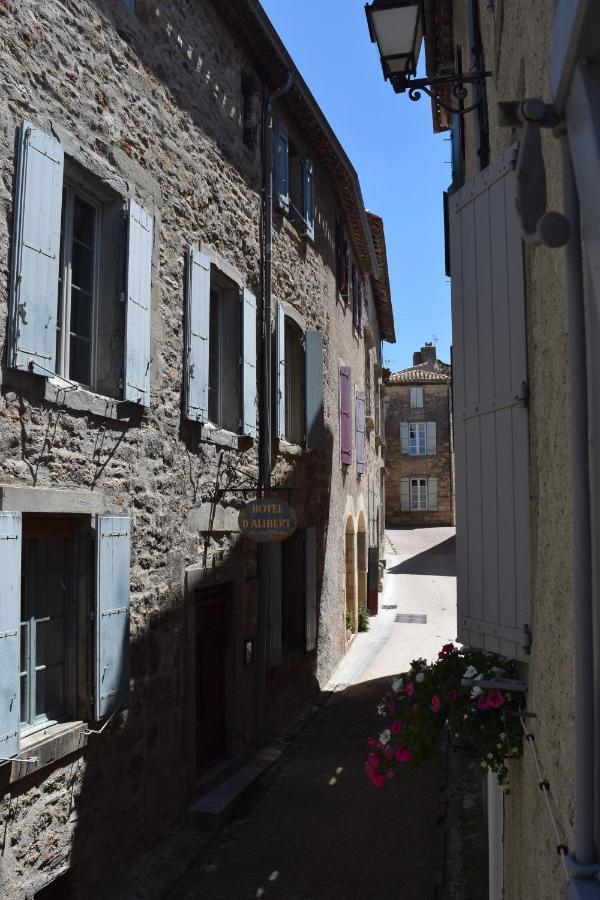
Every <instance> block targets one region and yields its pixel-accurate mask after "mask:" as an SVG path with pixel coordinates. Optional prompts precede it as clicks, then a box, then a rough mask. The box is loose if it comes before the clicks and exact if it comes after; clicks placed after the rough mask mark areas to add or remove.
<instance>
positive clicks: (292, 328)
mask: <svg viewBox="0 0 600 900" xmlns="http://www.w3.org/2000/svg"><path fill="white" fill-rule="evenodd" d="M304 392H305V360H304V341H303V336H302V331H301V330H300V328H299V327H298V325H297V324H296V323H295V322H293V321H292V320H291V319H289V318H287V317H286V320H285V396H286V404H285V436H286V438H287V440H288V441H290V442H291V443H293V444H302V443H304V434H305V425H304V406H305V403H304Z"/></svg>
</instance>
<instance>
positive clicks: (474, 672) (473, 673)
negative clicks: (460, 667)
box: [463, 666, 477, 678]
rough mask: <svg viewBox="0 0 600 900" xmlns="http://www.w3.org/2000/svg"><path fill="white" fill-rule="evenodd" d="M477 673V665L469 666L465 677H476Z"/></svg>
mask: <svg viewBox="0 0 600 900" xmlns="http://www.w3.org/2000/svg"><path fill="white" fill-rule="evenodd" d="M476 675H477V669H476V668H475V666H469V668H468V669H467V670H466V671H465V674H464V675H463V678H475V676H476Z"/></svg>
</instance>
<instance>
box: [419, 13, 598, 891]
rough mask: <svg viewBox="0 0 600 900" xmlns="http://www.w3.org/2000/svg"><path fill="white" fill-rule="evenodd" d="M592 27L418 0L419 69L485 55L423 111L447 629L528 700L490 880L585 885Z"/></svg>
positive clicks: (531, 886) (594, 584)
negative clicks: (452, 490)
mask: <svg viewBox="0 0 600 900" xmlns="http://www.w3.org/2000/svg"><path fill="white" fill-rule="evenodd" d="M599 35H600V22H599V12H598V7H597V5H596V4H587V3H583V2H579V0H574V2H571V3H554V2H552V0H535V2H524V0H509V2H502V3H500V2H483V0H472V2H471V0H470V2H468V3H462V4H461V3H456V2H454V3H453V2H450V3H448V2H445V0H444V2H442V0H436V2H435V3H434V4H433V9H432V11H431V18H430V20H429V25H428V31H427V37H426V45H427V54H428V55H427V67H428V73H429V75H435V74H438V73H442V72H448V71H453V70H454V66H455V63H456V60H457V59H458V60H460V59H462V66H463V69H464V70H467V69H468V70H469V71H473V68H474V67H477V68H480V69H481V70H488V77H486V78H484V79H483V82H482V85H481V86H480V88H479V89H477V90H476V91H475V92H471V93H470V96H469V97H467V98H466V99H465V106H466V105H468V104H469V103H470V102H471V99H472V100H474V101H480V102H479V105H478V106H477V108H476V109H475V110H474V111H473V112H471V113H467V114H466V115H465V116H464V117H458V116H452V115H451V114H449V113H448V112H447V110H446V109H444V107H443V106H442V105H438V104H435V103H434V107H433V114H434V127H435V130H437V131H443V130H446V129H449V130H450V131H451V136H452V170H453V178H452V184H451V186H450V189H449V197H448V204H447V226H448V231H447V238H448V262H449V265H450V271H449V272H448V274H450V277H451V281H452V307H453V373H452V375H453V391H454V404H455V446H456V527H457V573H458V637H459V640H461V641H462V642H463V643H465V644H470V645H472V646H478V647H481V646H483V647H485V648H487V649H489V650H494V651H499V652H501V653H503V654H505V655H507V656H512V657H516V658H517V659H518V660H519V661H520V674H521V676H522V678H523V680H524V681H525V682H526V688H527V689H526V695H525V703H526V709H527V711H528V712H529V713H532V714H533V715H534V716H535V717H534V718H528V719H527V720H526V727H527V728H528V730H529V731H530V732H532V733H533V735H534V740H533V739H532V740H531V741H526V742H524V746H523V756H522V758H521V759H518V760H512V761H510V766H509V768H510V772H509V786H510V790H509V791H506V792H505V793H502V792H500V791H498V789H497V786H496V785H495V784H494V783H493V781H492V780H490V782H489V785H488V794H489V796H488V799H489V803H488V812H489V824H490V841H489V861H490V898H492V900H498V898H500V897H504V898H505V900H520V898H524V897H527V898H528V900H549V898H559V897H565V896H568V897H569V898H582V897H597V896H599V895H600V888H599V886H598V880H597V872H598V866H599V860H600V858H599V856H598V846H599V845H600V841H599V832H598V822H599V819H598V814H597V812H598V809H599V808H600V783H599V782H598V766H597V760H598V733H599V732H598V723H597V709H598V681H597V671H598V658H599V647H600V640H599V632H598V621H597V615H596V613H595V609H597V599H598V593H599V590H600V586H599V583H598V560H597V555H598V549H597V548H598V546H599V544H598V534H597V529H598V509H599V504H598V489H597V486H598V457H597V453H595V451H594V440H595V438H594V435H595V434H597V429H598V421H599V419H598V400H597V396H598V390H597V383H598V371H597V369H598V346H597V345H598V328H597V321H598V320H597V298H598V296H599V293H598V289H599V283H598V272H599V271H600V268H599V265H598V263H599V259H600V256H599V251H598V244H597V242H596V240H595V237H594V235H596V234H597V233H598V228H599V222H598V216H599V215H600V213H599V208H598V198H597V175H596V173H597V172H598V171H599V168H600V152H599V143H598V117H597V109H598V100H599V98H600V91H599V88H598V78H597V70H598V64H599V61H600V38H599ZM483 85H484V86H483ZM447 91H448V92H447V93H446V94H445V95H444V96H443V97H442V99H443V100H444V99H445V100H446V101H447V100H450V93H449V88H448V89H447ZM530 98H537V99H538V100H540V101H544V102H545V103H546V104H548V105H547V106H545V107H544V106H542V107H541V111H540V107H539V106H537V109H536V104H532V105H530V104H528V103H525V101H526V100H528V99H530ZM540 126H541V127H540ZM548 126H553V127H548ZM557 138H558V139H557ZM533 183H535V184H536V185H537V187H536V188H535V189H534V192H533V194H528V193H527V185H531V184H533ZM549 210H551V211H556V212H558V213H560V214H562V215H564V216H565V217H566V220H567V222H568V223H569V228H568V229H565V221H564V219H561V218H560V217H556V216H550V217H548V216H546V215H545V213H546V212H547V211H549ZM580 239H581V242H580ZM509 323H510V324H509ZM507 537H508V540H507ZM594 673H596V674H594ZM594 760H596V762H594ZM540 772H542V773H543V778H542V779H541V778H540ZM540 788H541V790H540ZM548 792H549V797H548ZM544 794H546V797H545V796H544ZM547 801H548V802H547ZM549 809H550V810H551V813H550V814H549ZM532 822H535V823H536V826H535V827H534V828H532V827H531V824H532ZM557 851H558V852H557ZM581 864H583V865H581Z"/></svg>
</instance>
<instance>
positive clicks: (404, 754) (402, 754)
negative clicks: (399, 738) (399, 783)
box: [396, 747, 412, 763]
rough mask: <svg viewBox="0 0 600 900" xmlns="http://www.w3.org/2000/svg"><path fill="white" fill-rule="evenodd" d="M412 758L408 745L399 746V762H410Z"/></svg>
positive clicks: (397, 751)
mask: <svg viewBox="0 0 600 900" xmlns="http://www.w3.org/2000/svg"><path fill="white" fill-rule="evenodd" d="M411 759H412V753H411V752H410V750H409V749H408V747H398V749H397V750H396V760H397V762H401V763H402V762H410V761H411Z"/></svg>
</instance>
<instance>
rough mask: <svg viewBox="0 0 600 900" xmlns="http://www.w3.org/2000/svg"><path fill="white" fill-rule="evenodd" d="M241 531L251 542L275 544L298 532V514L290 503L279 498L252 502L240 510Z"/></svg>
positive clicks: (267, 498) (263, 498)
mask: <svg viewBox="0 0 600 900" xmlns="http://www.w3.org/2000/svg"><path fill="white" fill-rule="evenodd" d="M238 522H239V525H240V531H241V532H242V534H243V535H245V536H246V537H247V538H250V540H251V541H256V542H257V543H259V544H274V543H276V542H277V541H285V540H286V538H289V537H291V535H292V534H293V533H294V531H295V530H296V522H297V520H296V513H295V512H294V510H293V509H292V507H291V506H290V504H289V503H286V501H285V500H280V499H279V498H277V497H262V498H261V499H260V500H251V501H250V503H246V505H245V506H244V507H242V509H241V510H240V514H239V516H238Z"/></svg>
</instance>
